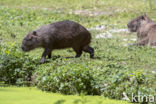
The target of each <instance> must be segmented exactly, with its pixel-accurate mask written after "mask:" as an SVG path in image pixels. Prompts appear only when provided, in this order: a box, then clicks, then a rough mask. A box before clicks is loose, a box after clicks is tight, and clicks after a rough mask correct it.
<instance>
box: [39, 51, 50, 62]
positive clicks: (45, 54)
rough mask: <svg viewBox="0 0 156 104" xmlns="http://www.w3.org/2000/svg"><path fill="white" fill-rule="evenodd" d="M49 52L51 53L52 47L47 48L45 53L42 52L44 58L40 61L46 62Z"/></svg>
mask: <svg viewBox="0 0 156 104" xmlns="http://www.w3.org/2000/svg"><path fill="white" fill-rule="evenodd" d="M49 53H51V50H50V49H45V50H44V52H43V54H42V58H41V60H40V63H44V62H45V60H46V56H47V55H48V57H49Z"/></svg>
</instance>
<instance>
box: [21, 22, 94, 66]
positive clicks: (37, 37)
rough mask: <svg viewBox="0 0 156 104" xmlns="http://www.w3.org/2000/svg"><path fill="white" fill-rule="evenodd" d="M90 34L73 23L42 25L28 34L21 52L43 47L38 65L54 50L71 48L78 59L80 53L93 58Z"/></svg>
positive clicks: (49, 56)
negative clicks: (87, 54)
mask: <svg viewBox="0 0 156 104" xmlns="http://www.w3.org/2000/svg"><path fill="white" fill-rule="evenodd" d="M90 42H91V34H90V33H89V31H88V30H87V29H86V28H84V27H83V26H82V25H80V24H78V23H76V22H73V21H68V20H67V21H59V22H55V23H51V24H48V25H44V26H42V27H40V28H39V29H37V30H35V31H32V32H30V33H28V35H27V36H26V37H25V38H24V39H23V42H22V50H23V51H25V52H27V51H30V50H32V49H35V48H38V47H43V48H44V52H43V54H42V58H41V60H40V63H44V62H45V59H46V56H47V55H48V58H51V52H52V51H53V50H54V49H64V48H73V49H74V51H75V52H76V56H75V57H80V56H81V54H82V51H84V52H87V53H89V54H90V58H93V56H94V49H93V48H91V47H90V46H89V44H90Z"/></svg>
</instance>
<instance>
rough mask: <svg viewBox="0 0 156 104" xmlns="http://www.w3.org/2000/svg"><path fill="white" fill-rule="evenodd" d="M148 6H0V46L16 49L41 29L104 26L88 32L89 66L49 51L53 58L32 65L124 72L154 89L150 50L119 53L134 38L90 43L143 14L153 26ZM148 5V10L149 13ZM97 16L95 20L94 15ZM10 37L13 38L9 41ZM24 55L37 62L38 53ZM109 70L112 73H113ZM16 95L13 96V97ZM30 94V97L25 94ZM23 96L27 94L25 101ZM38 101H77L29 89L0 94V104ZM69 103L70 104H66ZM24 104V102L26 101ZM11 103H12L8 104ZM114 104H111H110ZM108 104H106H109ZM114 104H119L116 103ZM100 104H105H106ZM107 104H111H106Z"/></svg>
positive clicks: (5, 0)
mask: <svg viewBox="0 0 156 104" xmlns="http://www.w3.org/2000/svg"><path fill="white" fill-rule="evenodd" d="M152 2H153V3H152V4H149V0H120V2H119V1H118V0H98V2H97V0H0V42H3V43H5V44H8V45H9V43H13V42H15V43H17V44H18V45H19V46H20V45H21V42H22V39H23V38H24V36H25V35H26V34H27V33H28V32H29V31H32V30H34V29H36V28H38V27H40V26H42V25H44V24H48V23H52V22H55V21H61V20H73V21H76V22H79V23H80V24H82V25H83V26H85V27H86V28H88V29H90V28H94V27H95V26H99V25H103V26H106V29H103V30H90V32H91V33H92V37H93V39H92V43H91V46H92V47H93V48H94V49H95V59H94V60H90V59H89V55H88V54H83V55H82V57H81V58H78V59H75V58H67V57H74V56H75V53H74V51H73V50H72V49H64V50H56V51H54V52H53V53H52V55H53V58H52V59H49V60H48V63H45V64H43V65H38V66H37V67H43V69H48V68H51V67H53V66H52V65H51V63H56V64H55V65H56V66H57V67H59V66H61V65H62V66H63V65H67V66H68V65H70V64H71V63H73V64H79V65H88V67H91V68H94V69H102V68H103V67H105V65H107V64H108V65H109V64H115V65H121V66H125V67H127V68H129V70H134V71H142V72H143V73H144V74H146V75H147V76H148V78H151V79H152V80H154V82H155V83H154V84H153V85H147V86H148V87H149V88H154V89H156V81H155V78H156V73H152V71H156V64H155V63H156V54H155V52H156V49H155V48H152V47H125V46H124V45H125V44H129V43H134V41H132V40H131V39H132V38H136V34H134V33H126V32H119V33H113V32H110V33H111V34H112V35H113V36H114V38H112V39H102V38H101V39H96V36H97V34H100V33H107V32H108V31H109V30H114V29H121V28H127V26H126V24H127V22H128V21H129V20H131V19H132V18H134V17H136V16H139V15H141V14H144V13H147V15H149V16H150V17H151V18H152V19H153V20H156V17H155V15H156V12H155V8H156V5H154V4H155V3H156V2H154V1H152ZM150 5H152V9H151V7H150ZM77 11H81V13H78V14H76V13H77ZM83 11H85V12H83ZM71 12H72V13H71ZM98 12H99V14H98V15H94V14H95V13H98ZM13 35H15V37H12V36H13ZM123 39H127V41H123ZM27 54H28V55H29V56H31V57H33V58H35V59H37V60H38V62H39V59H40V57H41V54H42V49H36V50H33V51H31V52H29V53H27ZM111 70H112V71H113V69H111ZM119 70H120V69H119ZM110 76H111V75H110ZM119 77H121V76H119ZM16 91H17V92H19V93H16ZM30 91H31V92H32V93H29V92H30ZM27 94H28V95H29V94H30V97H29V96H27ZM34 94H36V95H38V96H36V95H34ZM43 96H46V97H45V99H43V101H45V102H48V101H49V102H52V103H55V102H57V101H59V100H61V99H63V98H65V100H66V101H65V103H67V104H70V103H72V102H73V101H74V100H77V99H81V100H82V98H81V97H78V96H63V95H59V94H49V93H43V92H41V91H38V90H36V89H34V88H32V90H29V88H19V89H17V88H0V101H1V102H3V104H5V103H4V102H6V104H10V103H11V104H17V102H19V104H24V103H30V104H31V103H35V101H38V103H39V101H40V99H42V98H43ZM51 97H52V98H51ZM61 97H62V98H61ZM71 97H72V99H70V98H71ZM9 98H10V100H9ZM17 98H18V99H17ZM26 98H28V99H30V100H26ZM32 98H34V99H32ZM85 98H87V99H88V100H91V102H90V103H88V104H91V103H93V104H94V103H96V100H98V101H99V102H100V101H101V99H104V100H102V101H105V100H108V99H106V98H103V97H92V96H90V97H88V96H87V97H85ZM1 99H2V100H1ZM14 99H17V100H15V101H14ZM19 99H21V100H19ZM73 99H74V100H73ZM9 101H10V102H9ZM20 101H21V102H20ZM68 101H69V102H68ZM108 101H110V100H108ZM1 102H0V103H1ZM13 102H14V103H13ZM60 102H61V101H60ZM114 102H115V104H116V101H114ZM114 102H113V101H112V104H114ZM118 102H119V104H121V102H120V101H118ZM43 103H44V102H43ZM44 104H45V103H44ZM48 104H49V103H48ZM56 104H57V103H56ZM58 104H59V103H58ZM60 104H61V103H60ZM99 104H100V103H99ZM101 104H102V103H101ZM104 104H107V101H105V103H104ZM108 104H111V101H110V102H109V103H108Z"/></svg>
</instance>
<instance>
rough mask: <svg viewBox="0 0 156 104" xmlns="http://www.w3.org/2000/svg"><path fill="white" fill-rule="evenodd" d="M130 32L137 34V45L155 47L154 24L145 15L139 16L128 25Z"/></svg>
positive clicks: (155, 28)
mask: <svg viewBox="0 0 156 104" xmlns="http://www.w3.org/2000/svg"><path fill="white" fill-rule="evenodd" d="M127 26H128V29H129V30H130V32H137V38H138V42H137V45H151V46H156V23H155V22H153V21H152V20H151V19H150V18H149V17H147V16H146V15H141V16H139V17H137V18H135V19H133V20H132V21H130V22H129V23H128V24H127Z"/></svg>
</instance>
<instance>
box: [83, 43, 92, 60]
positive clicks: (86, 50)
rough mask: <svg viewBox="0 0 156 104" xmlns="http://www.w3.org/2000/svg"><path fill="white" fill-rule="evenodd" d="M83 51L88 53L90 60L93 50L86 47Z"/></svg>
mask: <svg viewBox="0 0 156 104" xmlns="http://www.w3.org/2000/svg"><path fill="white" fill-rule="evenodd" d="M83 51H84V52H87V53H89V54H90V58H93V57H94V49H93V48H92V47H90V46H88V47H87V48H84V50H83Z"/></svg>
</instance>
